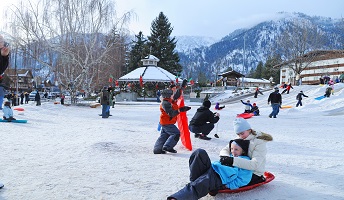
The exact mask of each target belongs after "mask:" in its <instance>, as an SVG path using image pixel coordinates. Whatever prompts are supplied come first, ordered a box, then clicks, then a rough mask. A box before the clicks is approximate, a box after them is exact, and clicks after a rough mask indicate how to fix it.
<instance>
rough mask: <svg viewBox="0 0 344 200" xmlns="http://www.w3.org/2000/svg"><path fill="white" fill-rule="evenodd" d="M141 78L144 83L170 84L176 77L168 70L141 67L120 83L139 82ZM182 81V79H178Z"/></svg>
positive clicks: (121, 79)
mask: <svg viewBox="0 0 344 200" xmlns="http://www.w3.org/2000/svg"><path fill="white" fill-rule="evenodd" d="M140 76H142V80H143V81H144V82H170V81H175V80H176V76H175V75H173V74H172V73H170V72H168V71H167V70H165V69H163V68H161V67H157V66H145V67H139V68H137V69H135V70H133V71H131V72H129V73H128V74H126V75H124V76H122V77H120V78H119V79H118V80H119V81H139V80H140ZM178 81H180V82H181V81H182V79H178Z"/></svg>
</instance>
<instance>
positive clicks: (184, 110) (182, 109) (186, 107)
mask: <svg viewBox="0 0 344 200" xmlns="http://www.w3.org/2000/svg"><path fill="white" fill-rule="evenodd" d="M190 109H191V107H189V106H184V107H181V108H179V111H180V112H186V111H188V110H190Z"/></svg>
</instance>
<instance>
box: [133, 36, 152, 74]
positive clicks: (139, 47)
mask: <svg viewBox="0 0 344 200" xmlns="http://www.w3.org/2000/svg"><path fill="white" fill-rule="evenodd" d="M135 38H136V41H133V43H134V45H133V47H132V49H131V51H130V59H129V71H133V70H134V69H136V68H138V67H141V66H142V62H141V59H143V58H144V57H145V56H147V54H148V53H149V50H147V44H146V43H147V40H146V39H145V38H144V36H143V34H142V31H140V32H139V34H138V35H135Z"/></svg>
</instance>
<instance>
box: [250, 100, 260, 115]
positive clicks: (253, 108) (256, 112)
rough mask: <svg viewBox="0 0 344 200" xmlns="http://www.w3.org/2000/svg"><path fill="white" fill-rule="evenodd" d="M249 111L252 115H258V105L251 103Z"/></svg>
mask: <svg viewBox="0 0 344 200" xmlns="http://www.w3.org/2000/svg"><path fill="white" fill-rule="evenodd" d="M251 113H253V114H254V116H259V115H260V114H259V108H258V106H257V104H256V103H253V104H252V109H251Z"/></svg>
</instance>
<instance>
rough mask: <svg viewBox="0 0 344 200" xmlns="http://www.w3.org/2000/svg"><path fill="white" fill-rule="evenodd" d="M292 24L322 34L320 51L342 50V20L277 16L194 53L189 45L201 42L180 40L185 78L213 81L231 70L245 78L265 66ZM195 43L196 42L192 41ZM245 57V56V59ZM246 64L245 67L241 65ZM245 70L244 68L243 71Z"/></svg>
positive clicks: (200, 48) (279, 14) (298, 15)
mask: <svg viewBox="0 0 344 200" xmlns="http://www.w3.org/2000/svg"><path fill="white" fill-rule="evenodd" d="M295 20H302V21H304V22H306V24H308V25H309V26H314V25H315V26H317V27H318V29H319V30H320V32H321V33H322V34H323V37H324V38H323V40H324V45H323V47H322V49H343V47H344V41H343V35H344V28H343V27H342V26H343V24H344V22H343V20H342V19H331V18H326V17H319V16H313V17H311V16H307V15H305V14H302V13H277V14H276V17H275V18H274V19H273V20H268V21H264V22H261V23H259V24H257V25H256V26H253V27H251V28H248V29H238V30H235V31H233V32H232V33H230V34H228V35H227V36H225V37H223V38H222V39H221V40H220V41H217V42H215V43H213V44H211V45H209V46H206V45H203V46H201V47H196V48H194V49H191V48H185V49H187V51H185V50H180V49H183V48H182V47H184V46H188V47H191V46H189V45H188V44H189V43H190V41H193V43H195V44H205V43H204V42H202V39H201V38H194V40H191V39H186V40H181V39H179V40H178V42H177V46H178V47H180V48H178V50H179V55H180V60H181V64H182V66H184V68H183V73H184V75H185V76H187V75H189V74H192V75H193V76H195V77H193V78H197V75H198V72H202V73H204V74H205V75H206V76H207V77H208V78H210V79H211V80H214V78H215V76H216V74H218V73H219V72H223V71H224V70H226V69H228V67H232V68H233V69H234V70H237V71H239V72H242V73H244V74H246V73H247V72H249V71H250V69H252V68H253V69H254V68H255V67H256V66H257V65H258V62H259V61H262V62H263V63H265V61H266V59H267V58H268V56H269V55H271V52H272V50H271V49H272V48H271V47H273V46H275V45H276V37H277V36H279V35H281V34H282V33H283V32H285V31H286V30H287V29H288V27H291V26H292V22H293V21H295ZM196 39H198V40H199V42H196V41H195V40H196ZM183 42H187V43H186V44H182V43H183ZM244 55H245V56H244ZM244 61H245V63H244ZM243 66H245V67H243Z"/></svg>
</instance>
